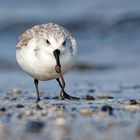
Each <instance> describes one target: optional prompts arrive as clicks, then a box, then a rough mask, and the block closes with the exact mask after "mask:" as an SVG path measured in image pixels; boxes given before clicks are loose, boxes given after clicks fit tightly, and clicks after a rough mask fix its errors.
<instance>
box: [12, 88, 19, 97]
mask: <svg viewBox="0 0 140 140" xmlns="http://www.w3.org/2000/svg"><path fill="white" fill-rule="evenodd" d="M10 93H12V94H13V95H18V94H20V93H21V90H19V89H17V88H13V89H11V90H10Z"/></svg>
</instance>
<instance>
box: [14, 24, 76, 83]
mask: <svg viewBox="0 0 140 140" xmlns="http://www.w3.org/2000/svg"><path fill="white" fill-rule="evenodd" d="M48 40H49V43H50V44H48V43H47V41H48ZM64 41H65V44H64ZM55 49H59V50H60V52H61V53H60V61H61V65H62V73H63V74H64V73H65V72H67V71H68V70H69V69H70V68H71V67H72V65H73V64H74V60H75V56H76V52H77V47H76V41H75V39H74V38H73V37H72V35H71V33H70V32H69V31H68V30H66V29H65V28H63V27H61V26H59V25H57V24H54V23H48V24H42V25H36V26H34V27H32V28H30V29H28V30H27V31H25V32H24V33H23V34H22V35H21V37H20V39H19V42H18V44H17V49H16V58H17V62H18V64H19V66H20V67H21V68H22V69H23V70H24V71H25V72H26V73H28V74H29V75H30V76H32V77H33V78H35V79H38V80H51V79H55V78H57V77H59V75H58V73H57V72H56V71H55V65H56V61H55V58H54V55H53V51H54V50H55Z"/></svg>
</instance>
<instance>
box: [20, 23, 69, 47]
mask: <svg viewBox="0 0 140 140" xmlns="http://www.w3.org/2000/svg"><path fill="white" fill-rule="evenodd" d="M43 33H46V35H48V34H51V35H52V36H53V37H54V38H55V39H56V40H57V38H58V37H59V38H60V37H63V38H64V39H65V38H66V37H68V38H69V39H70V37H71V33H70V32H69V31H68V30H66V29H64V28H63V27H61V26H59V25H57V24H54V23H48V24H41V25H36V26H33V27H32V28H30V29H28V30H26V31H25V32H24V33H23V34H22V35H21V36H20V38H19V42H18V44H17V50H20V49H21V48H22V47H24V46H26V44H27V43H28V41H29V40H30V39H31V38H33V37H36V38H38V37H39V36H42V34H43Z"/></svg>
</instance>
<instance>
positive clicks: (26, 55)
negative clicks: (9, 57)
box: [16, 49, 73, 81]
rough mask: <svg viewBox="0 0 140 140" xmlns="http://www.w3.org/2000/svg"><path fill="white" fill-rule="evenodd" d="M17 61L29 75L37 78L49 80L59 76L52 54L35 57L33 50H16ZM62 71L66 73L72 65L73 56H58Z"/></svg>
mask: <svg viewBox="0 0 140 140" xmlns="http://www.w3.org/2000/svg"><path fill="white" fill-rule="evenodd" d="M16 58H17V62H18V64H19V65H20V67H21V68H22V69H23V70H24V71H25V72H26V73H27V74H29V75H30V76H32V77H33V78H35V79H38V80H44V81H45V80H51V79H56V78H58V77H59V74H58V73H57V72H56V71H55V66H56V60H55V58H54V57H53V55H52V56H51V55H47V54H45V55H44V54H43V55H42V56H41V57H36V56H35V55H34V53H33V52H30V51H28V52H27V51H26V50H24V49H22V50H20V51H17V52H16ZM60 63H61V68H62V73H63V74H64V73H66V72H67V71H68V70H69V69H70V68H71V67H72V65H73V58H72V57H71V56H70V55H64V56H61V57H60Z"/></svg>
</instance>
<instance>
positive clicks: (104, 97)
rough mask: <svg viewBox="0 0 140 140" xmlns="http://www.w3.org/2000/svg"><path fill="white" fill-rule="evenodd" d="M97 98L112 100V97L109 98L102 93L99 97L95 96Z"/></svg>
mask: <svg viewBox="0 0 140 140" xmlns="http://www.w3.org/2000/svg"><path fill="white" fill-rule="evenodd" d="M97 98H99V99H114V97H112V96H109V95H107V94H105V93H102V94H100V95H97Z"/></svg>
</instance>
